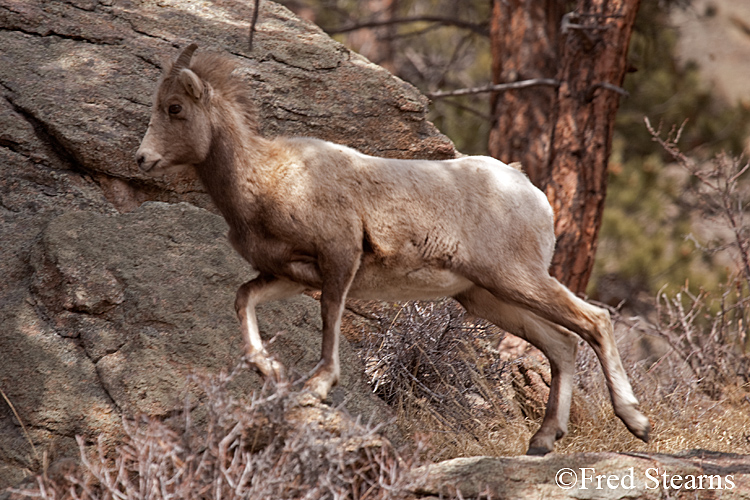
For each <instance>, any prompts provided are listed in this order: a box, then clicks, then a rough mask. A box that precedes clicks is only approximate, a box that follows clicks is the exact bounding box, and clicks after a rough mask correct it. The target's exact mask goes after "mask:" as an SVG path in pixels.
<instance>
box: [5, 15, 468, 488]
mask: <svg viewBox="0 0 750 500" xmlns="http://www.w3.org/2000/svg"><path fill="white" fill-rule="evenodd" d="M251 4H252V2H244V1H239V0H236V1H235V0H221V1H210V2H209V1H193V0H191V1H187V0H182V1H178V0H167V1H163V0H159V1H156V0H117V1H112V0H70V1H67V0H66V1H61V2H49V1H46V0H0V27H2V29H0V96H2V98H0V218H2V222H0V274H1V275H2V277H3V279H2V280H0V390H2V393H3V394H2V395H3V398H2V399H0V489H1V488H3V487H5V486H7V485H10V484H14V483H16V482H17V481H18V480H20V479H22V478H23V477H24V476H25V475H27V474H28V473H29V471H31V470H39V467H40V466H41V464H42V461H43V457H44V455H45V454H46V455H47V460H48V461H53V462H54V460H55V459H56V458H57V457H61V456H66V455H71V454H72V455H75V454H77V450H75V442H74V439H73V438H74V436H75V435H82V436H84V437H85V438H87V439H94V438H95V437H97V436H99V435H104V436H107V437H108V439H110V440H111V441H112V442H115V441H116V440H117V438H118V435H119V433H120V430H121V427H120V418H121V415H122V413H123V412H125V413H138V412H145V413H149V414H152V415H163V414H166V413H167V412H169V411H170V409H171V408H172V407H173V406H174V405H175V404H177V403H179V402H180V401H181V398H183V397H184V396H185V394H187V393H190V391H191V388H190V386H189V384H188V383H187V381H186V377H187V375H188V374H189V373H191V372H192V371H198V372H201V371H205V372H209V373H215V372H218V371H219V370H230V369H232V368H233V367H234V366H236V365H237V363H238V362H239V360H240V357H241V353H242V349H241V347H242V346H241V339H240V337H239V334H238V325H237V322H236V318H235V317H234V311H233V301H234V292H235V290H236V287H237V286H238V285H239V284H241V283H242V282H243V281H244V280H247V279H249V278H251V277H252V275H253V271H252V270H251V269H250V268H248V267H247V265H246V264H245V263H244V262H243V261H241V259H239V258H238V257H237V256H236V255H234V253H233V252H232V250H231V249H230V248H229V247H228V246H227V243H226V241H225V233H226V227H225V225H224V222H223V221H222V219H221V218H220V217H218V216H216V215H214V214H212V213H210V212H209V211H206V210H203V209H199V208H196V207H203V208H207V209H208V210H213V207H212V205H211V202H210V200H209V199H208V197H207V195H206V194H205V193H204V192H203V190H202V188H201V186H200V184H199V183H198V182H197V180H196V179H195V178H192V177H189V176H183V177H174V178H169V179H163V180H153V179H150V178H145V177H144V176H142V175H141V174H140V172H139V171H138V169H137V167H136V165H135V162H134V160H133V155H134V152H135V150H136V149H137V146H138V144H139V142H140V138H141V137H142V136H143V134H144V132H145V129H146V126H147V123H148V119H149V114H150V101H151V95H152V93H153V91H154V90H155V85H156V81H157V79H158V77H159V76H160V73H161V63H162V62H165V61H168V60H171V59H172V58H173V57H174V56H175V55H176V54H177V52H178V47H182V46H185V45H186V44H188V43H190V42H197V43H198V44H200V46H201V48H202V49H207V50H217V51H221V52H225V53H226V52H229V53H231V54H233V55H234V56H236V57H237V58H238V60H239V61H240V63H241V72H242V74H243V76H244V77H245V78H247V80H248V82H249V84H250V85H251V86H252V88H253V90H254V92H255V95H256V96H257V106H258V109H259V113H260V115H261V116H260V118H261V120H260V121H261V123H262V132H263V133H264V134H267V135H274V134H285V135H295V134H296V135H308V136H316V137H320V138H323V139H328V140H333V141H336V142H340V143H344V144H347V145H350V146H353V147H356V148H359V149H360V150H362V151H364V152H367V153H370V154H375V155H380V156H398V157H404V158H414V157H422V158H446V157H452V156H454V155H455V154H456V153H455V150H454V149H453V145H452V144H451V142H450V141H449V140H448V139H447V138H446V137H445V136H443V135H441V134H440V133H438V131H437V130H436V129H435V128H434V127H433V126H432V124H430V123H429V122H428V121H426V119H425V114H426V104H427V100H426V99H425V98H424V97H423V96H421V95H420V94H419V93H418V92H417V90H416V89H414V88H413V87H411V86H410V85H408V84H406V83H405V82H403V81H401V80H399V79H397V78H394V77H393V76H391V75H390V74H389V73H388V72H387V71H385V70H383V69H382V68H379V67H377V66H375V65H373V64H371V63H369V62H368V61H367V60H365V59H364V58H362V57H360V56H358V55H356V54H353V53H351V52H349V51H348V50H347V49H346V48H344V47H343V46H342V45H340V44H338V43H337V42H335V41H333V40H331V39H330V38H328V37H327V36H326V35H325V34H324V33H323V32H322V31H320V29H318V28H317V27H315V26H314V25H312V24H309V23H306V22H304V21H301V20H299V19H298V18H296V17H295V16H294V15H293V14H291V13H290V12H288V11H287V10H286V9H284V8H283V7H281V6H279V5H277V4H274V3H273V2H270V1H263V2H261V5H262V9H261V12H260V17H259V21H258V26H257V33H256V35H255V42H254V49H253V51H252V52H250V51H249V50H248V47H247V34H248V29H249V19H250V18H251V13H252V8H251V7H250V5H251ZM149 200H151V201H157V202H158V201H161V202H170V203H173V204H171V205H167V204H159V203H157V204H146V205H143V206H141V205H142V204H143V203H144V202H146V201H149ZM180 202H189V203H191V204H192V205H188V204H180ZM175 203H176V204H175ZM139 207H141V208H139ZM259 317H260V318H259V319H260V322H261V328H262V329H263V330H264V332H265V333H267V334H269V335H274V334H275V333H277V332H280V331H283V332H284V333H283V334H282V335H280V336H279V337H278V339H277V341H276V342H275V344H274V348H275V349H276V350H277V352H279V356H280V357H281V358H282V360H283V361H284V362H285V363H286V364H288V365H289V366H294V367H296V371H297V372H298V373H299V374H301V375H304V374H306V373H307V372H308V371H309V370H311V369H312V367H313V366H314V364H315V363H316V362H317V359H318V356H319V342H320V335H319V328H320V324H319V322H320V319H319V309H318V304H317V302H316V301H314V300H313V299H310V298H308V297H299V298H297V299H294V300H291V301H287V302H286V303H278V304H271V305H268V306H266V307H264V308H262V310H261V311H259ZM343 350H344V352H343V353H342V359H344V362H343V367H344V369H345V370H346V372H345V374H344V379H345V382H344V384H343V386H344V387H342V388H341V389H338V390H337V391H335V392H334V393H333V394H332V399H333V400H334V402H336V403H341V402H343V401H344V398H345V397H346V398H347V402H346V407H347V408H348V409H349V410H350V411H351V412H353V413H355V414H361V415H362V416H363V418H364V419H365V420H366V419H368V418H369V417H370V416H371V415H372V414H373V412H375V413H376V415H378V416H380V417H381V420H388V411H387V408H385V407H384V405H383V404H382V403H380V402H379V401H378V400H377V399H376V398H374V397H373V396H371V395H370V394H369V391H368V390H366V388H365V386H364V385H363V382H362V376H361V374H362V370H361V367H359V366H357V365H356V356H354V354H353V352H352V351H351V350H350V349H349V348H348V347H347V346H344V347H343ZM347 381H348V382H347ZM259 384H260V379H259V378H258V377H256V376H255V375H254V374H253V373H251V372H247V373H243V374H242V375H241V376H240V377H239V378H238V379H237V382H236V386H237V387H236V391H237V393H249V392H250V391H251V390H252V389H253V388H254V387H258V386H259ZM346 386H349V387H346ZM32 442H33V443H34V444H33V445H32V444H31V443H32Z"/></svg>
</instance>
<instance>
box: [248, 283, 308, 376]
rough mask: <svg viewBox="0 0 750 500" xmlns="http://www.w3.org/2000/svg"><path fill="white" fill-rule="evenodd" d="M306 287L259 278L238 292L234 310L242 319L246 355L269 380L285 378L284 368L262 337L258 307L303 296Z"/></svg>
mask: <svg viewBox="0 0 750 500" xmlns="http://www.w3.org/2000/svg"><path fill="white" fill-rule="evenodd" d="M304 289H305V287H304V286H302V285H299V284H297V283H293V282H291V281H287V280H282V279H278V278H276V277H274V276H264V275H261V276H258V277H257V278H255V279H254V280H251V281H248V282H247V283H245V284H244V285H242V286H241V287H240V288H239V289H238V290H237V297H236V299H235V302H234V309H235V311H236V312H237V318H238V319H239V320H240V327H241V329H242V336H243V338H244V340H245V356H246V357H247V360H248V362H249V363H250V364H251V365H253V366H254V367H255V368H257V369H258V371H259V372H260V373H261V374H262V375H263V376H264V377H266V378H268V377H272V378H273V379H275V380H276V381H280V380H282V378H283V377H284V366H283V365H282V364H281V363H279V362H278V361H276V360H275V359H273V358H272V357H271V355H270V354H269V353H268V351H266V348H265V346H264V345H263V340H262V339H261V338H260V329H259V327H258V317H257V316H256V314H255V306H257V305H258V304H261V303H263V302H268V301H271V300H280V299H285V298H287V297H291V296H294V295H297V294H299V293H302V291H303V290H304Z"/></svg>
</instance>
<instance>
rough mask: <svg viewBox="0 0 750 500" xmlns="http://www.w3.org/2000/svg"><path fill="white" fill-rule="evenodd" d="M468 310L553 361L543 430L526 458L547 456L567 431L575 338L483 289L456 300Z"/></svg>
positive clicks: (530, 446)
mask: <svg viewBox="0 0 750 500" xmlns="http://www.w3.org/2000/svg"><path fill="white" fill-rule="evenodd" d="M456 299H457V300H458V301H459V302H460V303H461V304H462V305H463V306H464V307H465V308H466V310H467V311H468V312H469V313H471V314H474V315H475V316H480V317H482V318H485V319H487V320H489V321H491V322H492V323H494V324H495V325H497V326H499V327H500V328H502V329H504V330H507V331H509V332H511V333H513V334H514V335H517V336H519V337H521V338H523V339H525V340H526V341H528V342H529V343H531V344H532V345H533V346H535V347H537V348H538V349H539V350H541V351H542V352H543V353H544V355H545V356H547V359H549V362H550V371H551V375H552V380H551V384H550V393H549V398H548V400H547V408H546V411H545V414H544V420H543V421H542V425H541V427H539V429H538V430H537V432H536V433H535V434H534V436H533V437H532V438H531V440H530V442H529V448H528V451H527V452H526V454H527V455H545V454H547V453H549V452H551V451H552V450H553V449H554V445H555V441H557V440H558V439H561V438H562V437H564V436H565V435H566V434H567V432H568V418H569V416H570V403H571V397H572V393H573V377H574V374H575V358H576V351H577V349H578V340H577V339H576V337H575V336H574V335H573V334H572V333H570V332H569V331H567V330H566V329H564V328H561V327H559V326H558V325H554V324H552V323H550V322H548V321H546V320H544V319H542V318H540V317H538V316H536V315H535V314H534V313H532V312H530V311H527V310H525V309H523V308H521V307H519V306H517V305H513V304H510V303H507V302H503V301H501V300H499V299H497V298H496V297H495V296H493V295H492V294H491V293H490V292H488V291H487V290H485V289H483V288H479V287H474V288H471V289H470V290H468V291H467V292H464V293H463V294H461V295H459V296H457V297H456Z"/></svg>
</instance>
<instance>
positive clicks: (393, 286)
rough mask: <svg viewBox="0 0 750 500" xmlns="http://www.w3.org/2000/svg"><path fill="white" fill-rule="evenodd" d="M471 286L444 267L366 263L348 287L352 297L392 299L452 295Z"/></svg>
mask: <svg viewBox="0 0 750 500" xmlns="http://www.w3.org/2000/svg"><path fill="white" fill-rule="evenodd" d="M471 286H472V283H471V281H469V280H467V279H466V278H464V277H463V276H461V275H459V274H456V273H455V272H453V271H451V270H449V269H444V268H437V267H430V266H424V267H420V268H416V269H401V268H398V269H389V268H383V267H378V266H363V267H362V268H360V270H359V272H358V273H357V275H356V276H355V278H354V282H353V283H352V286H351V288H350V289H349V297H352V298H356V299H370V300H393V301H402V300H431V299H438V298H441V297H452V296H454V295H456V294H458V293H460V292H462V291H464V290H466V289H468V288H469V287H471Z"/></svg>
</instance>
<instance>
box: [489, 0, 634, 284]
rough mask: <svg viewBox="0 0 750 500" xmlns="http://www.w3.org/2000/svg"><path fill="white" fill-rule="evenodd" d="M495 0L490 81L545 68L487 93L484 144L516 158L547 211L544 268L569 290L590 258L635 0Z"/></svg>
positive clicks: (583, 277) (581, 280)
mask: <svg viewBox="0 0 750 500" xmlns="http://www.w3.org/2000/svg"><path fill="white" fill-rule="evenodd" d="M564 4H565V2H561V1H559V0H494V3H493V13H492V23H491V30H490V40H491V44H492V56H493V68H492V70H493V81H494V83H505V82H512V81H517V80H523V79H530V78H554V79H556V80H558V81H559V82H560V85H559V87H557V88H554V87H549V86H546V87H535V88H534V87H532V88H528V89H523V90H512V91H507V92H503V93H499V94H495V95H493V97H492V101H491V104H492V109H493V112H494V116H495V119H496V122H495V124H494V126H493V129H492V131H491V133H490V144H489V149H490V154H492V156H494V157H496V158H498V159H500V160H502V161H505V162H512V161H521V162H522V163H523V165H524V169H525V170H526V172H527V174H528V175H529V178H530V179H531V181H532V182H533V183H534V184H535V185H536V186H538V187H539V188H540V189H542V190H543V191H544V192H545V193H546V194H547V197H548V198H549V200H550V203H551V204H552V207H553V208H554V211H555V233H556V235H557V238H558V239H557V249H556V252H555V256H554V259H553V261H552V266H551V268H550V272H551V273H552V275H553V276H555V277H557V278H558V279H559V280H560V281H561V282H563V283H564V284H565V285H567V286H568V287H569V288H570V289H571V290H572V291H574V292H576V293H579V294H580V293H583V292H584V291H585V289H586V284H587V283H588V280H589V277H590V276H591V270H592V269H593V265H594V256H595V253H596V244H597V236H598V233H599V228H600V226H601V215H602V209H603V207H604V198H605V195H606V189H607V162H608V159H609V154H610V151H611V146H612V133H613V127H614V119H615V114H616V113H617V109H618V107H619V99H620V94H621V92H622V91H621V89H620V87H621V85H622V81H623V79H624V77H625V73H626V69H627V49H628V45H629V42H630V35H631V33H632V30H633V24H634V22H635V16H636V13H637V11H638V7H639V5H640V0H578V1H577V2H576V7H575V10H573V11H572V12H570V13H568V14H565V12H564V10H563V8H564Z"/></svg>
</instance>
